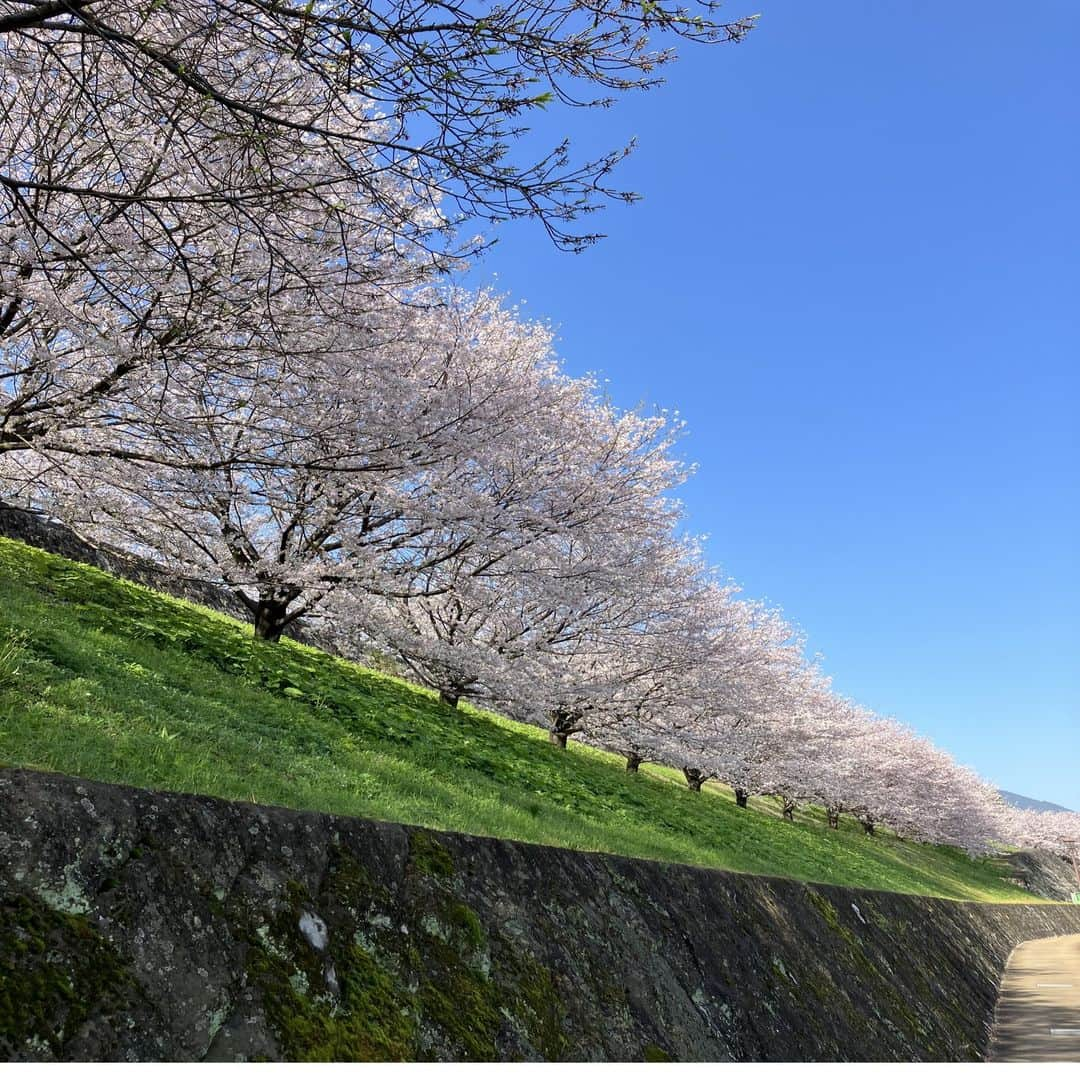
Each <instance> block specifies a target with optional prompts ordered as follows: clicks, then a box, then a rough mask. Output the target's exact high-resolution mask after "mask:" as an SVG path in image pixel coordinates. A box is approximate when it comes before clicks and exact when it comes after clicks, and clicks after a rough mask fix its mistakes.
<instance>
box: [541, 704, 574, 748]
mask: <svg viewBox="0 0 1080 1080" xmlns="http://www.w3.org/2000/svg"><path fill="white" fill-rule="evenodd" d="M580 722H581V714H580V713H576V712H572V711H571V710H569V709H555V710H553V712H552V713H551V715H550V716H549V717H548V738H549V739H550V740H551V741H552V742H553V743H554V744H555V745H556V746H561V747H562V748H563V749H564V750H565V749H566V740H567V739H568V738H570V736H571V735H573V734H574V732H575V731H577V730H578V724H579V723H580Z"/></svg>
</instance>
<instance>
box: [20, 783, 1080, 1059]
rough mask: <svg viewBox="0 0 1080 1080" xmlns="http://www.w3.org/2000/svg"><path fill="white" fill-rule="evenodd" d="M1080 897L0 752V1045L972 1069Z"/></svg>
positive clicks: (260, 1055) (28, 1051)
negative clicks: (207, 788)
mask: <svg viewBox="0 0 1080 1080" xmlns="http://www.w3.org/2000/svg"><path fill="white" fill-rule="evenodd" d="M1078 931H1080V908H1074V907H1064V906H1038V905H1021V906H992V905H979V904H963V903H953V902H949V901H944V900H933V899H927V898H925V897H906V896H899V895H896V894H890V893H874V892H867V891H860V890H849V889H842V888H836V887H833V886H823V885H822V886H810V885H805V884H802V883H799V882H793V881H786V880H782V879H776V878H764V877H753V876H748V875H740V874H729V873H722V872H718V871H712V870H703V869H696V868H693V867H688V866H670V865H664V864H660V863H651V862H647V861H642V860H634V859H624V858H617V857H613V856H606V855H594V854H582V853H578V852H571V851H564V850H560V849H555V848H544V847H536V846H532V845H527V844H518V843H511V842H507V841H501V840H492V839H484V838H479V837H470V836H460V835H453V834H436V833H431V832H427V831H424V830H421V829H412V828H407V827H404V826H401V825H393V824H385V823H379V822H371V821H361V820H354V819H346V818H335V817H331V816H329V815H323V814H311V813H296V812H293V811H287V810H282V809H276V808H268V807H260V806H252V805H246V804H238V803H228V802H222V801H220V800H217V799H210V798H201V797H195V796H188V795H176V794H163V793H155V792H146V791H139V790H135V789H131V788H123V787H114V786H110V785H105V784H97V783H91V782H89V781H84V780H77V779H72V778H70V777H63V776H57V775H53V774H46V773H34V772H30V771H25V770H16V769H6V770H0V1060H57V1059H60V1060H102V1059H117V1060H161V1059H166V1060H183V1061H190V1060H226V1061H232V1060H252V1059H262V1060H265V1059H273V1060H277V1059H283V1058H284V1059H290V1060H321V1059H338V1060H357V1059H378V1060H385V1059H391V1060H393V1059H402V1058H405V1059H421V1060H483V1059H492V1058H495V1059H511V1060H514V1059H525V1060H536V1059H563V1060H629V1061H642V1060H668V1059H679V1060H712V1061H731V1060H735V1061H754V1060H770V1061H776V1060H807V1061H809V1060H966V1059H977V1058H979V1057H980V1056H981V1054H982V1052H983V1051H984V1049H985V1046H986V1044H987V1035H988V1028H989V1024H990V1020H991V1017H992V1013H993V1005H994V999H995V994H996V985H997V980H998V977H999V975H1000V972H1001V970H1002V968H1003V966H1004V963H1005V960H1006V958H1007V956H1008V954H1009V952H1010V950H1011V949H1012V947H1013V946H1014V945H1015V944H1016V943H1017V942H1019V941H1022V940H1025V939H1028V938H1033V937H1042V936H1046V935H1048V934H1054V933H1067V932H1071V933H1076V932H1078Z"/></svg>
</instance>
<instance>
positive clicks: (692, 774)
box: [682, 769, 706, 791]
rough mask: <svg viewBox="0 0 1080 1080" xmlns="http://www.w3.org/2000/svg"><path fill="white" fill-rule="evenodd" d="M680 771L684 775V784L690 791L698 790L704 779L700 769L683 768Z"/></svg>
mask: <svg viewBox="0 0 1080 1080" xmlns="http://www.w3.org/2000/svg"><path fill="white" fill-rule="evenodd" d="M682 772H683V776H685V777H686V786H687V787H688V788H689V789H690V790H691V791H700V790H701V785H702V784H704V783H705V780H706V777H705V774H704V773H703V772H702V771H701V770H700V769H683V771H682Z"/></svg>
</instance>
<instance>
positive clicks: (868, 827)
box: [862, 820, 874, 836]
mask: <svg viewBox="0 0 1080 1080" xmlns="http://www.w3.org/2000/svg"><path fill="white" fill-rule="evenodd" d="M862 827H863V832H864V833H866V835H867V836H873V835H874V823H873V822H872V821H870V820H866V821H863V822H862Z"/></svg>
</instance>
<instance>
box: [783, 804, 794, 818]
mask: <svg viewBox="0 0 1080 1080" xmlns="http://www.w3.org/2000/svg"><path fill="white" fill-rule="evenodd" d="M782 812H783V815H784V820H785V821H794V820H795V800H794V799H784V809H783V811H782Z"/></svg>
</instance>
